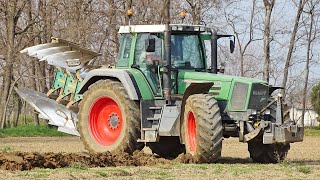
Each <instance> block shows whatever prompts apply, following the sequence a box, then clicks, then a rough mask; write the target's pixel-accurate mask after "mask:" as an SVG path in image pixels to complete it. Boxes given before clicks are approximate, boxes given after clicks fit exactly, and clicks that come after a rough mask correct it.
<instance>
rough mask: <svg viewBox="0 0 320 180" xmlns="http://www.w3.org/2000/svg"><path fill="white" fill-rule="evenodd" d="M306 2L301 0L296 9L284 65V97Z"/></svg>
mask: <svg viewBox="0 0 320 180" xmlns="http://www.w3.org/2000/svg"><path fill="white" fill-rule="evenodd" d="M304 4H305V1H304V0H299V4H298V7H297V10H296V17H295V20H294V27H293V30H292V33H291V38H290V43H289V49H288V54H287V58H286V61H285V65H284V73H283V81H282V87H284V89H283V90H282V94H283V96H284V97H285V96H286V85H287V81H288V74H289V67H290V63H291V57H292V54H293V49H294V47H295V43H296V36H297V32H298V28H299V23H300V17H301V14H302V11H303V7H304Z"/></svg>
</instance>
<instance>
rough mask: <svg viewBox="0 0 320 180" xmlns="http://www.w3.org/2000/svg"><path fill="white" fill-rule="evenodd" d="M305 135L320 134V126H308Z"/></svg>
mask: <svg viewBox="0 0 320 180" xmlns="http://www.w3.org/2000/svg"><path fill="white" fill-rule="evenodd" d="M304 135H306V136H320V127H319V126H318V127H312V128H311V127H306V128H305V129H304Z"/></svg>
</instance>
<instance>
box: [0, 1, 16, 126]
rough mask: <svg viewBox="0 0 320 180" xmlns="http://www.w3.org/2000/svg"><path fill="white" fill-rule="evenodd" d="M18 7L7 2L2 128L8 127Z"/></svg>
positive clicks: (1, 110) (1, 111)
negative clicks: (7, 118)
mask: <svg viewBox="0 0 320 180" xmlns="http://www.w3.org/2000/svg"><path fill="white" fill-rule="evenodd" d="M16 6H17V2H16V1H15V0H12V1H8V2H7V7H6V8H7V9H6V11H7V12H6V17H5V20H6V30H7V31H6V38H7V44H6V47H7V49H6V51H7V53H6V64H5V66H4V75H3V83H4V87H3V92H2V96H1V102H0V118H1V126H0V128H5V127H6V117H7V115H6V108H5V106H6V102H7V100H8V97H9V91H10V86H11V79H12V75H13V73H12V72H13V54H14V38H15V17H16Z"/></svg>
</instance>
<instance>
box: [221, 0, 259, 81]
mask: <svg viewBox="0 0 320 180" xmlns="http://www.w3.org/2000/svg"><path fill="white" fill-rule="evenodd" d="M234 3H236V4H235V6H239V5H238V4H237V2H236V1H233V2H230V3H229V4H228V5H227V6H226V7H225V8H224V17H225V19H226V21H227V23H228V25H229V26H230V27H231V28H232V31H233V33H234V35H235V37H236V43H237V45H238V48H239V55H240V75H241V76H245V70H244V58H245V55H246V52H247V49H248V47H249V45H250V44H251V43H252V42H254V41H258V40H261V38H256V37H255V34H254V30H255V28H256V24H255V23H254V18H255V17H256V15H257V12H256V9H257V1H256V0H252V2H251V8H250V9H249V11H250V18H249V20H248V21H249V23H248V25H247V26H246V27H245V29H246V30H244V31H240V30H239V29H238V27H237V24H236V21H239V20H241V21H243V22H245V21H246V19H245V18H242V17H239V16H238V15H234V11H240V12H244V11H248V9H244V10H240V9H238V8H237V9H232V10H231V12H230V13H228V12H227V11H226V9H229V8H230V6H231V5H232V4H234ZM238 3H239V2H238ZM240 3H241V1H240ZM239 26H241V25H239ZM246 35H248V38H246V41H245V42H244V39H245V38H244V37H245V36H246Z"/></svg>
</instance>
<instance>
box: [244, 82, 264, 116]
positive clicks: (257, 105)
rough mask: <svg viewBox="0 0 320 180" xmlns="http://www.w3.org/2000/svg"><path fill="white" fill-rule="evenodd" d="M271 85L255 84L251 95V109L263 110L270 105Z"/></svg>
mask: <svg viewBox="0 0 320 180" xmlns="http://www.w3.org/2000/svg"><path fill="white" fill-rule="evenodd" d="M268 98H269V87H268V86H266V85H264V84H253V85H252V92H251V95H250V101H249V106H248V108H249V109H256V110H261V109H262V108H263V107H265V106H267V105H268Z"/></svg>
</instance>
